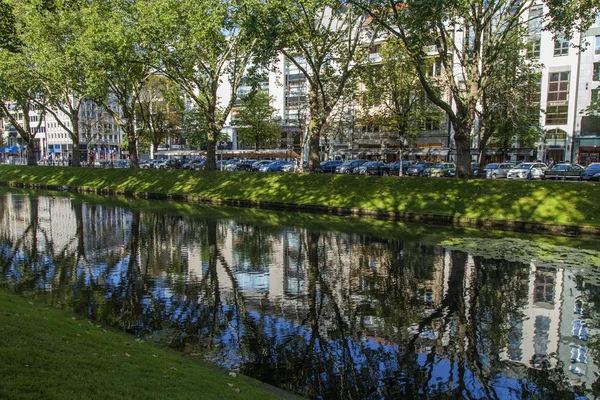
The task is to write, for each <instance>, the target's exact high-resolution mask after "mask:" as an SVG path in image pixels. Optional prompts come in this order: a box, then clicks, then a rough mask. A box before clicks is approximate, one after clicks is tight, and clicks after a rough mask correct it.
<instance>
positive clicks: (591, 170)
mask: <svg viewBox="0 0 600 400" xmlns="http://www.w3.org/2000/svg"><path fill="white" fill-rule="evenodd" d="M581 180H582V181H600V163H592V164H590V165H588V167H587V168H586V169H585V170H583V172H582V173H581Z"/></svg>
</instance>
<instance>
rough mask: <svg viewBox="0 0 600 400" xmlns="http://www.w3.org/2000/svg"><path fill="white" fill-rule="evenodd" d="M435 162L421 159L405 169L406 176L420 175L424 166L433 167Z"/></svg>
mask: <svg viewBox="0 0 600 400" xmlns="http://www.w3.org/2000/svg"><path fill="white" fill-rule="evenodd" d="M434 165H435V164H434V163H432V162H431V161H421V162H419V163H417V164H415V165H413V166H411V167H410V168H408V169H407V170H406V175H408V176H421V175H423V171H425V168H429V167H433V166H434Z"/></svg>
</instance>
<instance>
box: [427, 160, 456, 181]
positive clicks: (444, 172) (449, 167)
mask: <svg viewBox="0 0 600 400" xmlns="http://www.w3.org/2000/svg"><path fill="white" fill-rule="evenodd" d="M451 171H456V164H454V163H437V164H435V165H434V166H432V167H429V168H425V169H424V170H423V176H435V177H438V178H439V177H441V176H453V175H452V172H451Z"/></svg>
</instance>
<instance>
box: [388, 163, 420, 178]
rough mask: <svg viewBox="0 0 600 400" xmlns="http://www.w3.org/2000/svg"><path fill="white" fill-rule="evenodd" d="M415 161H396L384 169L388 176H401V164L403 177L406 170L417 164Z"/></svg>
mask: <svg viewBox="0 0 600 400" xmlns="http://www.w3.org/2000/svg"><path fill="white" fill-rule="evenodd" d="M415 163H416V161H415V160H402V161H394V162H391V163H389V164H386V165H385V167H384V170H385V174H386V175H400V164H402V175H406V170H408V168H410V167H411V166H412V165H413V164H415Z"/></svg>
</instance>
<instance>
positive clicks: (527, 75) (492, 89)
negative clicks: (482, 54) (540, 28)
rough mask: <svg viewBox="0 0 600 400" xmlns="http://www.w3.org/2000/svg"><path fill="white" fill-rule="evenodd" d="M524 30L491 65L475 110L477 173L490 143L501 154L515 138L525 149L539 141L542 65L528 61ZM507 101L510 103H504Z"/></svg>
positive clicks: (505, 152) (517, 33)
mask: <svg viewBox="0 0 600 400" xmlns="http://www.w3.org/2000/svg"><path fill="white" fill-rule="evenodd" d="M525 35H526V32H525V31H524V29H515V31H514V32H513V33H512V41H508V40H507V45H506V47H505V48H503V49H502V50H501V52H500V54H499V56H498V58H497V62H496V63H495V64H494V65H491V66H490V83H489V84H488V87H487V89H486V91H485V92H483V95H482V97H481V100H480V107H479V108H478V109H477V117H478V121H479V126H478V127H477V129H476V133H477V135H478V152H479V157H478V161H479V170H480V171H483V167H484V164H485V153H486V147H487V145H488V143H489V141H493V142H495V143H497V144H501V147H502V148H503V150H504V154H505V155H506V154H507V149H508V148H509V146H510V144H511V143H512V142H513V137H515V136H516V137H517V139H518V141H519V143H520V144H521V145H522V146H524V147H532V146H533V143H534V142H535V141H536V139H539V134H540V132H541V130H542V129H541V126H540V120H539V119H540V83H539V82H540V79H541V73H540V71H541V65H539V63H536V62H533V61H532V60H530V59H528V58H527V53H526V52H524V51H523V49H525V48H526V47H527V44H526V43H525V42H524V41H523V39H522V38H523V37H526V36H525ZM507 100H509V101H507Z"/></svg>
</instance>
